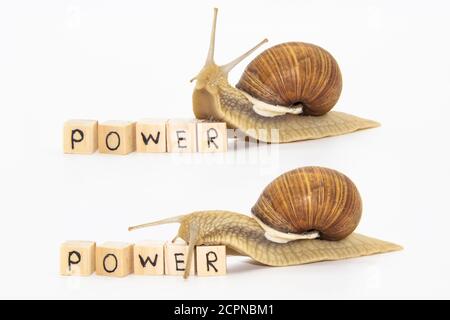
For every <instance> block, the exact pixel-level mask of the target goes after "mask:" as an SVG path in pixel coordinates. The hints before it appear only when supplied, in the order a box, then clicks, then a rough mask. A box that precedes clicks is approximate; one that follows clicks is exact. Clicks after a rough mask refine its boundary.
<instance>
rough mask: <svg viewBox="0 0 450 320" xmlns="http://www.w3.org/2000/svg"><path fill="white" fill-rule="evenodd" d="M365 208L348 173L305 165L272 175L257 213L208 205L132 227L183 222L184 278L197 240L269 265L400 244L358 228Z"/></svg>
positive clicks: (388, 248)
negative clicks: (204, 209) (244, 212)
mask: <svg viewBox="0 0 450 320" xmlns="http://www.w3.org/2000/svg"><path fill="white" fill-rule="evenodd" d="M361 210H362V205H361V198H360V196H359V193H358V191H357V189H356V187H355V185H354V184H353V182H351V181H350V179H349V178H347V177H346V176H345V175H343V174H341V173H339V172H337V171H335V170H332V169H328V168H322V167H305V168H299V169H295V170H292V171H290V172H287V173H285V174H283V175H281V176H279V177H278V178H276V179H275V180H273V181H272V182H271V183H270V184H269V185H268V186H267V187H266V188H265V190H264V191H263V193H262V194H261V196H260V198H259V199H258V201H257V202H256V204H255V206H254V207H253V209H252V212H253V218H252V217H249V216H247V215H243V214H240V213H235V212H230V211H223V210H208V211H198V212H193V213H190V214H185V215H181V216H176V217H172V218H168V219H164V220H160V221H156V222H151V223H146V224H142V225H137V226H134V227H130V228H129V230H135V229H139V228H144V227H149V226H155V225H160V224H165V223H180V227H179V229H178V233H177V236H176V238H178V237H179V238H182V239H183V240H184V241H186V242H187V243H188V244H189V249H188V255H187V259H186V270H185V273H184V276H185V277H188V275H189V268H190V265H191V263H190V262H191V260H192V257H193V254H194V249H195V246H197V245H225V246H226V247H227V252H228V253H229V254H239V255H245V256H248V257H251V258H252V259H254V260H256V261H258V262H259V263H262V264H265V265H269V266H289V265H298V264H304V263H311V262H317V261H324V260H337V259H346V258H352V257H359V256H365V255H371V254H376V253H383V252H389V251H396V250H401V249H402V248H401V247H400V246H399V245H396V244H393V243H390V242H385V241H382V240H378V239H375V238H370V237H367V236H364V235H360V234H357V233H354V232H353V231H354V230H355V228H356V226H357V225H358V222H359V220H360V217H361ZM176 238H175V239H176ZM175 239H174V240H175Z"/></svg>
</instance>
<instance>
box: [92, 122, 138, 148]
mask: <svg viewBox="0 0 450 320" xmlns="http://www.w3.org/2000/svg"><path fill="white" fill-rule="evenodd" d="M98 149H99V151H100V152H101V153H111V154H122V155H123V154H128V153H130V152H133V151H135V150H136V123H135V122H129V121H107V122H103V123H101V124H99V125H98Z"/></svg>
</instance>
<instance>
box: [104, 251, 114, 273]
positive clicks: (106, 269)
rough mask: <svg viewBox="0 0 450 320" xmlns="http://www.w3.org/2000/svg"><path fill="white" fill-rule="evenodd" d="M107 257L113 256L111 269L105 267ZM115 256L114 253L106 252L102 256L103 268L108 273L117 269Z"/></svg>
mask: <svg viewBox="0 0 450 320" xmlns="http://www.w3.org/2000/svg"><path fill="white" fill-rule="evenodd" d="M109 257H113V258H114V268H112V269H108V268H107V267H106V259H108V258H109ZM117 264H118V263H117V257H116V256H115V255H113V254H112V253H108V254H107V255H106V256H105V257H104V258H103V269H104V270H105V271H106V272H108V273H113V272H114V271H116V269H117Z"/></svg>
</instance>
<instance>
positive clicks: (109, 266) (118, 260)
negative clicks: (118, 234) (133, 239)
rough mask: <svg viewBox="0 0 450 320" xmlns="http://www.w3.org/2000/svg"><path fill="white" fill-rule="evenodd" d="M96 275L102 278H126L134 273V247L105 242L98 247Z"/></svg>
mask: <svg viewBox="0 0 450 320" xmlns="http://www.w3.org/2000/svg"><path fill="white" fill-rule="evenodd" d="M95 260H96V273H97V274H98V275H101V276H110V277H125V276H127V275H129V274H130V273H132V272H133V245H131V244H129V243H124V242H105V243H104V244H102V245H101V246H97V250H96V259H95Z"/></svg>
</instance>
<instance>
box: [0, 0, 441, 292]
mask: <svg viewBox="0 0 450 320" xmlns="http://www.w3.org/2000/svg"><path fill="white" fill-rule="evenodd" d="M214 6H218V7H219V8H220V11H219V18H218V29H217V48H216V58H217V62H218V63H225V62H228V61H229V60H231V59H232V58H235V57H236V56H237V55H239V54H241V53H242V52H244V51H245V50H247V49H249V48H250V47H251V46H253V45H255V44H256V43H257V42H258V41H260V40H261V39H262V38H264V37H268V38H269V41H270V42H269V44H268V45H266V47H265V48H268V47H269V46H270V45H274V44H277V43H281V42H285V41H294V40H295V41H305V42H312V43H315V44H318V45H320V46H323V47H324V48H326V49H327V50H329V51H330V52H331V53H332V54H333V55H334V56H335V58H336V59H337V61H338V62H339V64H340V67H341V70H342V73H343V78H344V89H343V93H342V96H341V99H340V101H339V103H338V105H337V107H336V110H341V111H345V112H349V113H353V114H355V115H359V116H363V117H367V118H370V119H374V120H377V121H380V122H381V123H382V126H381V127H380V128H377V129H371V130H366V131H361V132H357V133H354V134H349V135H345V136H340V137H334V138H327V139H322V140H317V141H307V142H299V143H292V144H286V145H281V146H274V147H273V149H271V150H269V151H270V152H267V150H266V149H264V148H261V147H260V148H258V147H256V146H255V145H251V148H250V149H247V150H246V149H244V148H239V149H238V150H237V151H232V150H230V151H229V152H228V153H227V154H225V155H206V154H193V155H188V156H183V157H182V156H179V155H176V156H174V155H170V154H136V153H134V154H131V155H128V156H108V155H99V154H95V155H91V156H76V155H75V156H74V155H64V154H63V152H62V134H61V133H62V126H63V122H64V121H65V120H66V119H69V118H88V119H89V118H93V119H98V120H110V119H119V120H127V119H129V120H137V119H139V118H143V117H166V118H180V117H188V118H189V117H193V114H192V109H191V93H192V89H193V84H190V83H189V82H188V80H189V79H190V78H191V77H193V76H194V75H196V73H197V72H198V71H199V69H200V68H201V66H202V65H203V62H204V58H205V55H206V51H207V47H208V38H209V32H210V24H211V19H212V8H213V7H214ZM449 10H450V7H449V4H448V1H339V2H337V1H308V0H303V1H261V0H259V1H158V2H157V1H106V0H105V1H93V0H89V1H77V0H72V1H59V0H54V1H1V2H0V112H1V118H2V120H1V124H0V132H1V134H0V139H1V148H0V153H1V154H0V159H1V160H0V161H1V168H0V187H1V193H0V215H1V221H0V297H1V298H160V299H165V298H195V299H197V298H265V299H276V298H288V299H289V298H294V299H298V298H450V292H449V289H450V275H449V274H450V271H449V270H450V258H449V249H448V244H449V243H450V241H449V237H450V235H449V231H448V230H449V225H450V218H449V216H450V211H449V209H450V206H449V187H448V185H449V184H448V182H449V180H450V174H449V173H450V169H449V163H450V155H449V138H450V134H449V131H450V130H449V119H450V113H449V109H450V94H449V92H450V58H449V57H450V46H449V40H448V39H449V34H448V30H450V19H449ZM261 51H262V50H260V51H259V52H261ZM254 56H255V55H254ZM254 56H253V57H254ZM253 57H252V58H253ZM250 60H251V58H250V59H247V60H246V61H245V62H244V63H243V64H242V65H240V66H239V67H237V68H236V70H234V71H233V72H232V74H231V77H230V81H231V83H236V82H237V80H238V79H239V76H240V75H241V73H242V70H243V68H244V67H245V65H246V64H247V63H248V62H250ZM306 165H321V166H328V167H331V168H334V169H338V170H340V171H342V172H344V173H345V174H347V175H348V176H350V177H351V178H352V179H353V180H354V182H355V183H356V184H357V186H358V187H359V189H360V192H361V194H362V197H363V200H364V213H363V218H362V221H361V223H360V225H359V227H358V232H360V233H364V234H367V235H371V236H375V237H379V238H381V239H384V240H389V241H393V242H396V243H399V244H401V245H403V246H404V248H405V249H404V250H403V251H401V252H396V253H392V254H383V255H377V256H371V257H363V258H358V259H353V260H345V261H337V262H322V263H316V264H310V265H303V266H294V267H286V268H271V267H263V266H257V265H254V264H251V263H249V260H247V259H242V258H240V259H236V258H230V259H229V263H228V264H229V273H228V275H227V276H225V277H218V278H199V277H191V278H190V279H189V280H188V281H184V280H183V279H181V278H178V277H137V276H129V277H127V278H124V279H114V278H105V277H97V276H92V277H88V278H75V277H61V276H59V275H58V254H59V251H58V250H59V245H60V243H62V242H63V241H65V240H67V239H86V240H95V241H98V242H102V241H106V240H121V241H129V242H133V241H136V240H142V239H160V240H167V239H171V238H172V236H173V235H174V234H175V232H176V228H177V226H176V225H169V226H163V227H159V228H154V229H147V230H142V231H137V232H135V233H129V232H128V231H127V227H128V226H129V225H131V224H136V223H142V222H146V221H151V220H155V219H159V218H165V217H168V216H171V215H177V214H181V213H188V212H191V211H195V210H200V209H228V210H233V211H237V212H242V213H249V212H250V208H251V206H252V205H253V203H254V202H255V201H256V199H257V197H258V196H259V193H260V192H261V191H262V189H263V188H264V186H265V185H266V184H267V183H269V182H270V181H271V180H272V179H274V178H275V177H276V176H278V175H279V174H281V173H283V172H285V171H287V170H290V169H293V168H296V167H301V166H306Z"/></svg>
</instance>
